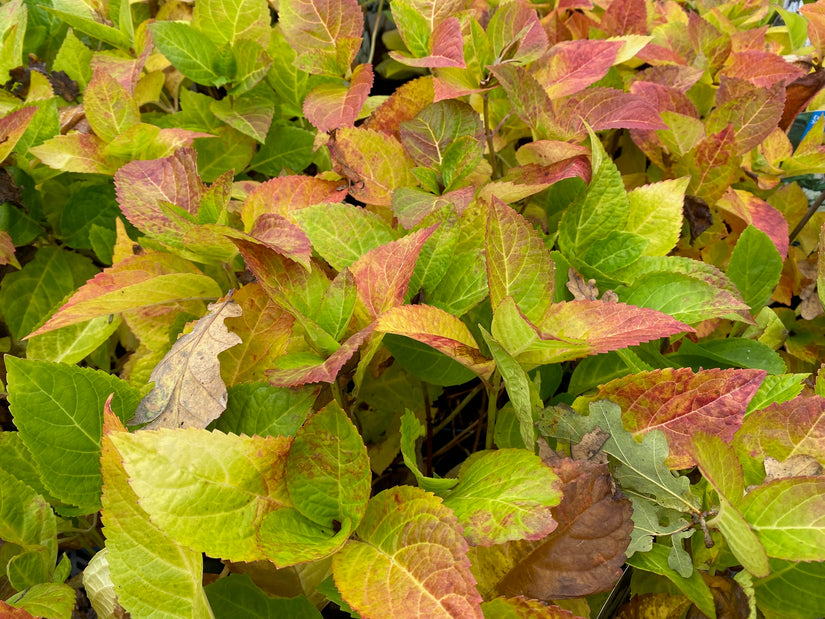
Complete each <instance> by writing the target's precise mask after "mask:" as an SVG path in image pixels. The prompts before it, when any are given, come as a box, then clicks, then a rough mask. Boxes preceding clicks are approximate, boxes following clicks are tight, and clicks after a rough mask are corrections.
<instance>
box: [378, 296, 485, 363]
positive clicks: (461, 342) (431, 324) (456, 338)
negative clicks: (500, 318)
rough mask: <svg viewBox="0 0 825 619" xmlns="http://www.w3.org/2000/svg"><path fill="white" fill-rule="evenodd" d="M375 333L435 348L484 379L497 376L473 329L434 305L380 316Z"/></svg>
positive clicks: (396, 310)
mask: <svg viewBox="0 0 825 619" xmlns="http://www.w3.org/2000/svg"><path fill="white" fill-rule="evenodd" d="M375 330H376V331H378V332H380V333H394V334H396V335H403V336H405V337H408V338H411V339H414V340H416V341H418V342H421V343H422V344H427V345H428V346H432V347H433V348H435V349H436V350H438V351H439V352H442V353H444V354H445V355H447V356H448V357H450V358H451V359H454V360H455V361H458V362H459V363H461V364H462V365H464V366H465V367H467V368H469V369H470V370H472V371H473V372H475V373H476V374H478V375H479V376H481V377H482V378H489V377H490V375H491V374H492V373H493V369H494V364H493V362H492V360H490V359H488V358H487V357H485V356H484V355H483V354H482V353H481V350H479V347H478V344H477V343H476V341H475V339H473V336H472V334H471V333H470V330H469V329H468V328H467V326H466V325H465V324H464V323H463V322H461V320H459V319H458V318H456V317H455V316H453V315H452V314H449V313H447V312H445V311H443V310H440V309H438V308H436V307H433V306H431V305H403V306H400V307H395V308H392V309H390V310H388V311H386V312H384V313H383V314H381V315H380V316H379V317H378V321H377V322H376V326H375Z"/></svg>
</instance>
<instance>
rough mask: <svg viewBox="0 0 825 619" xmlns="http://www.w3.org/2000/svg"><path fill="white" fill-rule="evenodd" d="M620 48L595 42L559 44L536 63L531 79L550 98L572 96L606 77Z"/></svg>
mask: <svg viewBox="0 0 825 619" xmlns="http://www.w3.org/2000/svg"><path fill="white" fill-rule="evenodd" d="M622 45H623V43H622V42H621V41H597V40H580V41H565V42H564V43H559V44H557V45H554V46H553V47H552V48H550V50H549V51H548V52H547V53H546V54H545V55H544V56H542V57H541V58H540V59H539V60H537V61H536V67H538V68H537V69H536V71H535V73H534V77H535V78H536V81H537V82H538V83H539V84H541V85H542V87H543V88H544V90H545V92H546V93H547V96H548V97H550V98H551V99H558V98H559V97H564V96H566V95H572V94H574V93H577V92H580V91H582V90H584V89H585V88H587V87H588V86H590V85H591V84H594V83H595V82H598V81H599V80H600V79H601V78H603V77H604V76H605V75H607V72H608V70H609V69H610V67H612V66H613V63H614V62H615V61H616V55H617V54H618V53H619V50H620V49H621V48H622Z"/></svg>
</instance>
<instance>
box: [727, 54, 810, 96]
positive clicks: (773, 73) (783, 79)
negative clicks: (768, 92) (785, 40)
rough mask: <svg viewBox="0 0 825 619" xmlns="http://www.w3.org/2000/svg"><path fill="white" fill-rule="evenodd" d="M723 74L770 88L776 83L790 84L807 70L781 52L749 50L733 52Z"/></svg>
mask: <svg viewBox="0 0 825 619" xmlns="http://www.w3.org/2000/svg"><path fill="white" fill-rule="evenodd" d="M723 74H724V75H727V76H728V77H735V78H740V79H745V80H748V81H749V82H750V83H751V84H753V85H754V86H759V87H761V88H769V87H771V86H773V85H774V84H788V83H790V82H792V81H794V80H795V79H798V78H800V77H802V76H803V75H805V71H803V70H802V69H800V68H799V67H797V66H796V65H793V64H791V63H790V62H788V61H787V60H785V59H784V58H782V56H780V55H779V54H774V53H772V52H764V51H756V50H749V51H745V52H735V53H733V54H731V55H730V56H729V57H728V62H727V64H726V66H725V69H724V70H723Z"/></svg>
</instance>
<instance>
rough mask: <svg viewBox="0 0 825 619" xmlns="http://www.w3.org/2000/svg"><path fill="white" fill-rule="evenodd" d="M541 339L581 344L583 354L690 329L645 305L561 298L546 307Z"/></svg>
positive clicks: (689, 330)
mask: <svg viewBox="0 0 825 619" xmlns="http://www.w3.org/2000/svg"><path fill="white" fill-rule="evenodd" d="M539 330H540V332H541V338H542V339H560V340H566V341H569V342H571V343H584V344H586V345H587V348H588V349H589V352H588V353H585V354H596V353H603V352H608V351H611V350H617V349H619V348H626V347H628V346H636V345H637V344H640V343H642V342H647V341H650V340H655V339H658V338H660V337H667V336H669V335H674V334H676V333H692V332H693V329H692V328H691V327H689V326H688V325H686V324H684V323H681V322H679V321H678V320H676V319H675V318H672V317H670V316H668V315H667V314H662V313H661V312H657V311H656V310H652V309H648V308H646V307H636V306H634V305H626V304H624V303H607V302H605V301H566V302H565V301H563V302H561V303H554V304H553V305H551V306H550V311H549V312H548V313H547V316H546V317H545V319H544V321H543V322H542V323H541V324H540V325H539Z"/></svg>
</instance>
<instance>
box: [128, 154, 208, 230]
mask: <svg viewBox="0 0 825 619" xmlns="http://www.w3.org/2000/svg"><path fill="white" fill-rule="evenodd" d="M115 189H116V190H117V201H118V204H120V209H121V210H122V211H123V214H124V215H126V219H128V220H129V221H130V222H131V223H132V224H133V225H134V226H135V227H137V228H139V229H140V230H141V231H143V232H146V233H147V234H149V235H151V236H154V237H156V238H158V239H159V240H171V239H178V238H180V237H181V236H182V234H183V232H184V230H183V229H182V228H181V227H180V225H179V223H178V222H175V221H172V220H171V219H170V218H169V217H168V216H167V215H166V214H165V213H164V212H163V211H162V210H161V208H160V203H161V202H168V203H170V204H174V205H175V206H177V207H179V208H181V209H183V210H184V211H186V212H188V213H189V214H191V215H196V214H197V212H198V206H199V205H200V201H201V197H202V195H203V192H204V190H205V186H204V184H203V183H202V182H201V179H200V177H199V176H198V167H197V153H196V152H195V150H194V149H192V148H181V149H180V150H178V151H176V152H175V154H174V155H172V156H171V157H165V158H163V159H154V160H151V161H132V162H130V163H127V164H126V165H125V166H123V167H122V168H120V169H119V170H118V171H117V174H115Z"/></svg>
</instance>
